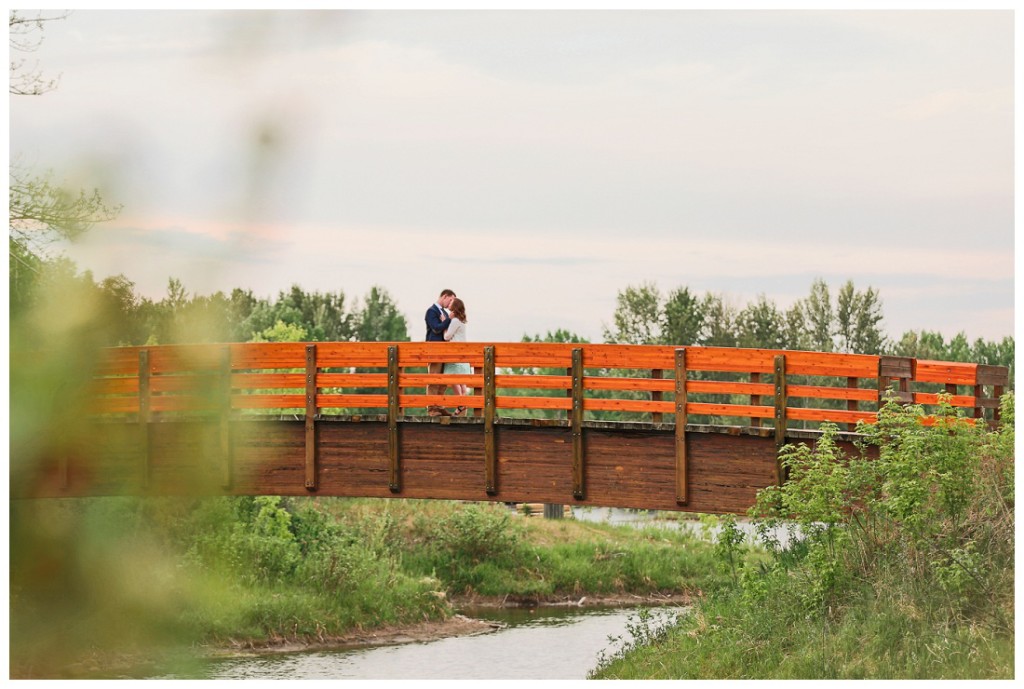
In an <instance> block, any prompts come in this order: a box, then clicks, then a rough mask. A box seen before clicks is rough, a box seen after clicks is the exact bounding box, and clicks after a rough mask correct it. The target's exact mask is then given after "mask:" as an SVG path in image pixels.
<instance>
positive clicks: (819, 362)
mask: <svg viewBox="0 0 1024 689" xmlns="http://www.w3.org/2000/svg"><path fill="white" fill-rule="evenodd" d="M459 361H462V362H468V363H469V364H470V365H471V366H472V367H473V368H474V373H473V374H470V375H453V374H429V373H426V372H425V369H426V365H427V364H428V363H430V362H459ZM538 369H545V371H544V372H543V373H538V372H537V370H538ZM552 370H554V371H555V372H556V373H554V374H553V373H552ZM562 372H564V373H562ZM715 374H731V379H727V380H719V379H714V376H715ZM837 381H841V384H837ZM432 384H445V385H455V384H465V385H468V386H470V387H471V388H473V394H472V395H470V396H468V397H462V396H456V395H454V394H451V392H450V391H449V393H448V394H446V395H443V396H441V395H427V394H425V392H424V389H425V387H426V386H427V385H432ZM1008 384H1009V381H1008V371H1007V369H1006V368H1005V367H999V366H985V365H980V364H972V363H954V362H937V361H923V360H916V359H909V358H902V357H886V356H872V355H859V354H836V353H819V352H799V351H783V350H764V349H733V348H716V347H686V348H675V347H666V346H644V345H612V344H582V345H576V344H548V343H493V344H491V343H419V342H399V343H377V342H374V343H363V342H321V343H246V344H226V345H165V346H154V347H121V348H113V349H107V350H104V351H103V360H102V362H101V363H100V365H99V366H98V367H97V371H96V377H95V380H94V387H93V390H92V393H93V397H92V404H91V407H90V410H91V411H92V412H93V413H97V414H140V413H141V414H168V413H177V412H196V411H222V410H230V411H243V410H244V411H249V412H258V411H260V410H263V411H267V410H274V411H275V412H280V411H282V410H302V411H303V412H304V413H311V414H312V415H314V416H315V415H319V414H323V413H328V412H329V410H352V409H358V410H374V409H376V410H379V411H381V412H385V413H386V412H387V410H389V409H390V408H392V407H397V410H399V412H400V413H407V412H410V411H413V410H423V409H425V408H426V407H427V406H429V405H442V406H447V407H449V408H453V407H456V406H465V407H468V408H470V409H473V410H485V411H486V410H487V409H488V408H489V407H493V409H494V413H495V414H498V415H500V414H501V412H502V411H503V410H535V411H552V410H553V411H561V412H567V413H572V412H574V411H576V412H582V413H584V414H587V413H596V412H632V413H639V414H649V415H651V420H652V421H655V422H658V421H661V420H662V415H664V414H669V415H674V414H678V413H680V412H681V413H685V414H687V415H688V416H689V417H693V416H698V415H704V416H713V417H720V418H725V419H736V420H749V421H750V423H751V424H752V425H759V423H760V422H761V421H762V420H769V419H770V420H772V423H774V424H775V425H776V427H778V428H779V429H780V430H782V429H784V428H785V427H786V425H789V424H791V423H792V422H822V421H830V422H835V423H839V424H856V423H857V422H858V421H868V422H870V421H871V420H872V419H873V418H874V414H875V412H876V411H877V406H878V404H879V402H880V400H881V399H882V397H883V396H884V395H885V394H886V391H891V393H892V394H894V395H896V396H897V397H899V398H900V399H901V400H902V401H904V402H913V403H917V404H923V405H935V404H938V403H939V393H940V392H945V393H948V394H949V395H951V398H950V403H951V404H952V405H953V406H956V407H962V408H967V409H971V410H972V411H971V414H970V416H972V417H973V418H983V417H986V412H987V415H988V417H989V418H991V417H992V416H993V415H994V416H995V418H998V400H999V397H1000V396H1001V395H1002V393H1003V391H1004V390H1005V388H1006V387H1007V386H1008ZM924 388H930V389H924ZM936 388H941V389H936ZM367 389H370V391H367ZM502 391H520V392H519V394H514V393H512V392H507V393H505V394H503V392H502ZM522 391H533V392H534V393H535V394H532V395H529V394H522ZM541 391H544V392H541ZM597 391H604V392H605V393H608V394H606V395H603V396H597V395H595V394H594V393H596V392H597ZM538 392H539V393H540V394H537V393H538ZM553 392H554V393H555V394H554V395H553V394H552V393H553ZM638 393H639V394H638ZM738 396H739V397H742V398H745V403H739V402H737V397H738ZM795 400H800V403H794V401H795ZM680 402H682V404H683V406H682V408H680V405H679V403H680ZM837 403H838V404H837ZM414 413H415V412H414Z"/></svg>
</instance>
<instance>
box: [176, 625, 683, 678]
mask: <svg viewBox="0 0 1024 689" xmlns="http://www.w3.org/2000/svg"><path fill="white" fill-rule="evenodd" d="M682 611H683V609H682V608H656V609H653V610H652V611H651V620H650V621H649V628H652V629H653V628H656V627H657V626H660V625H664V624H667V623H668V622H670V621H671V620H672V619H673V618H674V617H675V615H677V614H679V613H680V612H682ZM464 612H465V614H467V615H470V616H472V617H475V618H478V619H486V620H492V621H494V622H497V623H500V624H501V625H502V627H501V628H499V629H497V630H496V631H493V632H489V633H485V634H477V635H473V636H461V637H451V638H446V639H438V640H436V641H429V642H423V643H405V644H399V645H394V646H382V647H373V648H357V649H343V650H329V651H328V650H318V651H304V652H300V653H280V654H268V655H258V656H246V657H238V658H223V659H217V660H210V661H207V662H206V663H204V664H202V666H201V667H198V668H195V669H194V671H193V672H192V673H190V674H189V675H188V676H183V675H161V676H160V677H159V678H160V679H199V678H202V679H348V680H353V679H355V680H374V679H406V680H408V679H421V680H426V679H476V680H501V679H586V677H587V673H589V672H590V671H591V670H593V669H594V668H596V667H597V665H598V663H599V662H600V660H601V658H602V654H603V655H604V656H605V657H611V656H612V655H614V654H615V652H616V651H618V650H619V649H621V648H622V646H623V644H624V643H627V642H629V641H631V640H632V635H631V634H630V633H629V631H628V630H629V629H630V628H631V627H636V626H637V625H639V623H640V609H639V608H618V609H583V608H537V609H534V610H517V609H505V610H495V609H486V610H468V611H464Z"/></svg>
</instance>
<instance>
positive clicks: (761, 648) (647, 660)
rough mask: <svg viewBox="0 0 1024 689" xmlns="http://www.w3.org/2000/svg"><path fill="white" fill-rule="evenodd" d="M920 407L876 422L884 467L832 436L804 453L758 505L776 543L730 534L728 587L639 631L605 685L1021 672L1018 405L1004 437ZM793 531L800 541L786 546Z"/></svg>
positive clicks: (870, 432)
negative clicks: (668, 621)
mask: <svg viewBox="0 0 1024 689" xmlns="http://www.w3.org/2000/svg"><path fill="white" fill-rule="evenodd" d="M919 413H920V410H918V409H913V408H908V409H904V408H901V407H899V406H897V405H889V406H887V407H886V408H885V409H884V410H883V413H882V414H881V416H880V421H879V423H878V424H877V425H876V426H874V427H869V428H864V429H863V430H864V431H865V433H866V434H867V436H866V443H867V444H868V445H871V446H873V447H874V448H876V449H877V450H878V452H879V455H880V456H879V457H878V459H872V460H869V459H865V458H863V457H861V456H856V457H844V456H842V454H841V453H840V452H839V451H838V450H837V448H836V447H835V445H834V444H833V443H832V442H831V436H830V435H829V434H826V436H825V438H823V439H822V440H821V441H820V442H818V443H817V445H816V446H815V447H813V448H809V447H797V448H790V449H789V450H788V451H787V452H786V454H785V455H784V460H785V463H786V464H787V466H788V467H789V469H790V472H791V474H790V476H791V481H790V482H789V483H787V484H786V485H785V486H784V487H783V488H781V489H772V490H768V491H765V492H764V493H762V495H761V497H760V500H759V504H758V507H757V509H756V510H755V514H756V515H758V516H759V517H760V518H761V519H762V521H761V523H762V524H763V525H764V526H765V527H766V529H765V531H764V538H762V539H760V540H759V542H758V543H757V544H751V543H745V542H744V540H743V538H742V535H741V534H740V533H739V532H738V531H737V530H736V529H735V528H734V527H733V528H729V524H727V525H726V526H727V528H725V529H724V530H723V531H722V532H721V535H720V536H719V543H718V544H719V547H718V553H719V561H720V563H722V564H723V565H725V566H726V568H727V570H728V571H729V572H730V576H729V580H728V585H727V586H724V587H722V588H719V589H716V590H715V591H714V592H713V593H712V594H711V595H709V596H708V597H706V598H705V599H704V600H701V601H700V602H698V604H697V605H696V606H695V607H694V609H693V611H692V613H691V614H689V615H687V616H686V617H684V618H683V619H681V620H680V621H679V623H678V624H677V625H675V626H674V627H670V628H668V629H665V630H660V629H654V630H652V629H649V628H648V627H646V626H645V625H642V624H638V625H637V627H638V633H636V634H634V636H635V640H634V641H633V642H632V644H631V645H629V646H628V647H627V648H626V649H624V652H623V653H621V654H620V655H619V656H618V657H615V658H611V659H608V660H607V661H606V662H604V663H603V664H602V666H601V667H600V668H599V669H598V670H597V671H595V673H594V676H595V677H597V678H604V679H611V678H622V679H628V678H644V679H648V678H666V679H668V678H671V679H722V678H744V679H797V678H799V679H861V678H868V679H888V678H892V679H901V678H918V679H926V678H950V679H953V678H955V679H981V678H1003V679H1007V678H1012V677H1013V676H1014V589H1013V586H1014V579H1013V577H1014V517H1013V514H1014V431H1013V419H1014V414H1013V400H1012V397H1007V398H1006V399H1004V403H1003V411H1002V413H1003V421H1004V423H1003V425H1002V427H1001V428H1000V429H999V430H997V431H995V432H989V431H988V430H986V429H984V428H978V427H974V426H971V425H969V424H966V423H964V422H963V421H962V420H958V419H957V417H956V415H955V413H954V412H953V410H952V409H949V408H947V409H945V412H944V414H943V415H942V417H940V418H939V419H938V422H937V423H936V424H935V425H933V426H923V425H921V424H920V423H918V421H917V416H918V414H919ZM783 519H785V521H783ZM782 525H788V526H789V527H791V528H793V529H794V530H795V531H798V532H799V534H800V536H799V538H796V539H795V540H794V541H792V542H791V543H789V544H788V545H786V546H783V545H781V544H780V543H779V542H778V541H777V540H774V539H773V538H772V536H771V534H772V533H777V532H776V531H772V530H771V528H768V527H772V528H778V527H780V526H782ZM755 551H759V552H761V553H762V559H760V560H752V559H751V556H752V554H753V552H755Z"/></svg>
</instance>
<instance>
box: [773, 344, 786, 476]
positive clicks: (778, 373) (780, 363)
mask: <svg viewBox="0 0 1024 689" xmlns="http://www.w3.org/2000/svg"><path fill="white" fill-rule="evenodd" d="M785 444H786V355H785V354H778V355H776V357H775V453H776V456H775V481H776V483H777V484H778V485H780V486H781V485H782V481H783V479H784V473H783V468H782V462H781V460H780V459H779V458H778V451H779V450H781V449H782V446H783V445H785Z"/></svg>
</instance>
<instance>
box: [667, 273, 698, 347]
mask: <svg viewBox="0 0 1024 689" xmlns="http://www.w3.org/2000/svg"><path fill="white" fill-rule="evenodd" d="M703 330H704V302H703V301H702V300H700V299H699V298H698V297H697V295H695V294H693V293H692V292H690V288H689V287H681V288H677V289H674V290H672V291H671V292H669V295H668V298H667V299H666V300H665V305H664V307H663V310H662V316H661V343H662V344H670V345H677V346H679V345H684V346H685V345H696V344H698V343H699V342H700V341H701V336H702V333H703Z"/></svg>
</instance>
